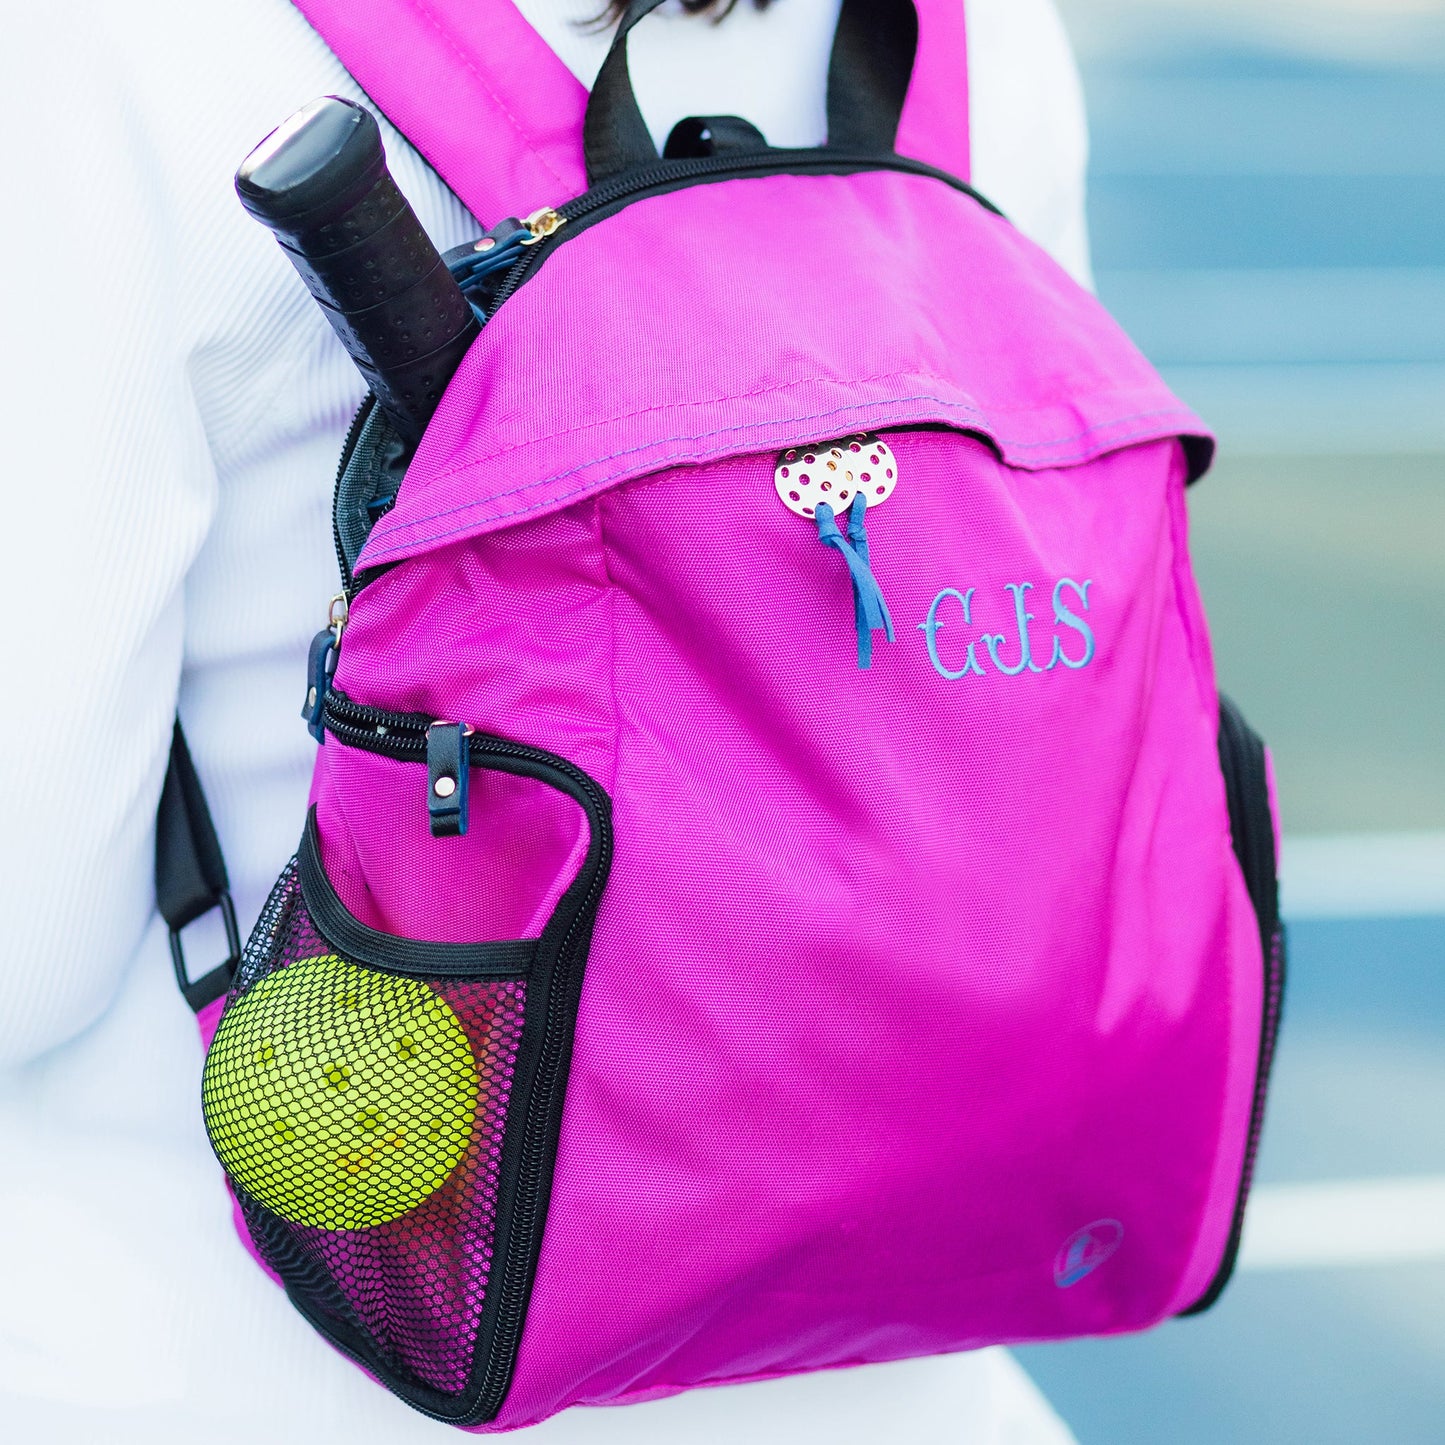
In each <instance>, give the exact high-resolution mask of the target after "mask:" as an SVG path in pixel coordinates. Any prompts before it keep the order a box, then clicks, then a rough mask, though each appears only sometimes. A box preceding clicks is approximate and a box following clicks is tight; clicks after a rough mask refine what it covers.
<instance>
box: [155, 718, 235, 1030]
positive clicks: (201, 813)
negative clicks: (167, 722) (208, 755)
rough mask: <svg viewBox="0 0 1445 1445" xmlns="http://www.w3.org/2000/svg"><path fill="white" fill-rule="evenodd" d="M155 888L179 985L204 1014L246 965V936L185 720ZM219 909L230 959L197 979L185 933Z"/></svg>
mask: <svg viewBox="0 0 1445 1445" xmlns="http://www.w3.org/2000/svg"><path fill="white" fill-rule="evenodd" d="M155 886H156V907H157V909H159V910H160V915H161V917H162V918H164V919H165V921H166V927H167V929H168V931H169V935H170V947H171V962H172V965H173V966H174V968H175V974H176V985H177V987H178V988H179V989H180V991H181V995H182V997H183V998H184V999H185V1001H186V1002H187V1004H189V1005H190V1007H191V1009H192V1011H193V1012H195V1013H200V1011H201V1010H202V1009H203V1008H205V1007H206V1006H207V1005H208V1004H212V1003H214V1002H215V1001H216V1000H217V999H218V998H220V997H221V996H222V995H223V994H225V993H226V992H227V991H228V990H229V989H230V987H231V980H232V979H233V978H234V977H235V973H236V968H237V966H238V965H239V963H240V961H241V936H240V933H239V932H238V930H237V928H236V910H235V907H234V905H233V904H232V902H231V890H230V880H229V879H228V878H227V876H226V860H225V858H224V857H222V855H221V844H220V840H219V839H218V838H217V837H216V827H215V824H214V823H213V822H212V821H211V810H210V808H209V807H207V805H206V794H205V791H204V790H203V789H202V787H201V779H200V776H199V775H198V774H197V772H196V766H195V764H194V763H193V762H192V761H191V750H190V749H189V748H188V747H187V746H186V735H185V733H183V732H182V731H181V720H180V719H179V718H177V719H176V722H175V727H174V728H173V729H172V731H171V752H170V759H169V761H168V762H167V764H166V776H165V781H164V782H163V783H162V784H161V796H160V802H159V804H158V805H157V808H156V858H155ZM214 908H219V909H220V910H221V919H222V922H223V923H224V924H225V928H226V947H227V949H228V956H227V957H226V959H225V960H224V961H223V962H222V963H220V964H218V965H217V966H216V967H215V968H213V969H211V970H210V971H209V972H208V973H205V974H203V975H202V976H201V977H200V978H198V979H192V978H191V976H190V971H189V969H188V968H187V966H186V956H185V949H184V947H183V946H182V943H181V931H182V930H183V929H184V928H185V927H186V926H187V925H188V924H191V923H194V922H195V921H196V920H197V919H198V918H203V917H205V915H206V914H207V913H209V912H211V910H212V909H214Z"/></svg>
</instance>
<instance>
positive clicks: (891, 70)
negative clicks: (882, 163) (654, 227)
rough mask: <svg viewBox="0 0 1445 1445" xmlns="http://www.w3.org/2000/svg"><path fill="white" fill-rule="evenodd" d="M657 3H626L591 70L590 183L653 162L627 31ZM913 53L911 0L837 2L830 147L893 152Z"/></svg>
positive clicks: (915, 14) (915, 37)
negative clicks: (629, 66)
mask: <svg viewBox="0 0 1445 1445" xmlns="http://www.w3.org/2000/svg"><path fill="white" fill-rule="evenodd" d="M660 4H662V0H631V3H630V4H629V5H628V7H627V10H626V11H625V13H624V14H623V16H622V20H621V23H620V24H619V25H618V27H617V34H616V35H615V36H614V37H613V40H612V48H611V49H610V50H609V51H608V52H607V58H606V60H604V61H603V62H602V69H601V70H600V71H599V72H598V73H597V82H596V84H595V85H594V86H593V87H592V95H591V97H590V98H589V100H588V102H587V117H586V121H585V124H584V127H583V140H584V145H585V149H586V157H587V180H588V183H589V185H591V186H594V187H595V186H598V185H600V184H601V183H602V182H603V181H607V180H611V179H612V178H613V177H614V176H620V175H623V174H625V173H626V172H628V171H631V170H636V169H638V168H639V167H641V166H647V165H655V164H656V163H657V160H658V155H657V147H656V146H654V145H653V143H652V136H651V134H650V132H649V131H648V129H647V124H646V122H645V121H644V120H643V119H642V112H641V111H640V110H639V109H638V108H637V96H636V95H635V94H634V93H633V90H632V77H631V75H630V74H629V72H628V69H627V34H628V32H629V31H630V30H631V29H632V27H633V26H634V25H636V24H637V22H638V21H639V20H641V19H642V18H643V16H645V15H650V14H651V13H652V12H653V11H654V10H656V9H657V7H658V6H659V5H660ZM917 50H918V11H917V10H916V9H915V8H914V4H913V0H843V8H842V10H841V12H840V13H839V16H838V28H837V31H836V32H835V33H834V36H833V50H832V54H831V56H830V58H829V61H828V142H827V146H828V149H829V150H846V151H848V152H850V153H857V154H862V155H889V154H891V153H892V150H893V146H894V142H895V141H896V140H897V138H898V121H899V118H900V117H901V116H902V114H903V102H904V100H905V99H906V98H907V95H908V82H909V81H910V80H911V79H912V76H913V58H914V55H915V54H916V52H917Z"/></svg>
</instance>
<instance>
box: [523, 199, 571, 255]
mask: <svg viewBox="0 0 1445 1445" xmlns="http://www.w3.org/2000/svg"><path fill="white" fill-rule="evenodd" d="M522 224H523V225H524V226H526V228H527V230H528V231H530V232H531V236H532V238H531V240H529V241H523V242H522V244H523V245H524V246H535V245H536V244H537V242H538V241H545V240H546V239H547V237H548V236H550V235H551V234H552V233H553V232H554V231H556V230H558V229H559V228H560V227H562V226H565V225H566V224H567V217H566V216H564V215H563V214H562V213H561V211H558V210H555V209H554V208H553V207H551V206H543V207H542V208H541V209H540V210H537V211H533V212H532V214H531V215H530V216H528V217H527V219H526V220H525V221H524V222H523V223H522Z"/></svg>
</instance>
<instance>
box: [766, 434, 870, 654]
mask: <svg viewBox="0 0 1445 1445" xmlns="http://www.w3.org/2000/svg"><path fill="white" fill-rule="evenodd" d="M773 485H774V487H776V488H777V492H778V497H779V500H781V502H782V504H783V505H784V506H785V507H786V508H787V509H788V510H789V511H790V512H793V513H795V514H796V515H797V516H799V517H807V518H809V519H811V521H812V522H813V524H814V525H815V526H816V527H817V529H818V538H819V540H820V541H821V542H822V543H823V545H824V546H825V547H831V548H832V549H833V550H834V551H836V552H837V553H838V554H839V556H841V557H842V559H843V561H844V562H845V563H846V564H847V567H848V577H849V580H850V581H851V583H852V587H853V618H854V623H855V626H856V628H857V633H858V666H859V668H861V669H862V670H863V671H865V672H866V671H867V670H868V669H869V668H870V667H872V666H873V634H874V633H875V632H882V633H883V634H884V636H886V637H887V638H888V640H889V641H890V642H892V641H893V619H892V618H891V617H890V616H889V615H888V604H887V603H886V602H885V601H884V600H883V592H882V589H881V588H880V587H879V586H878V579H877V578H876V577H875V576H874V575H873V568H872V564H871V562H870V560H869V555H868V531H867V528H866V526H865V525H864V516H865V515H866V513H867V511H868V508H869V507H876V506H877V505H878V503H879V502H886V501H887V500H888V498H889V497H890V496H892V495H893V488H894V487H895V486H897V485H898V460H897V458H896V457H894V455H893V449H892V448H891V447H890V446H889V445H888V443H887V442H885V441H883V440H882V439H881V438H879V437H876V436H872V435H870V434H869V433H867V432H858V433H856V434H855V435H853V436H850V437H844V438H843V440H842V441H838V442H824V443H822V444H821V445H818V446H812V447H789V448H788V450H787V451H785V452H784V453H783V454H782V455H781V456H780V457H779V458H778V461H777V465H776V466H775V467H774V468H773ZM840 523H841V525H840Z"/></svg>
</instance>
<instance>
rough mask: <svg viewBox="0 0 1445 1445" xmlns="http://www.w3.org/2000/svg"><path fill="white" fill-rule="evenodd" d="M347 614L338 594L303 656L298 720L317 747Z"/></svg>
mask: <svg viewBox="0 0 1445 1445" xmlns="http://www.w3.org/2000/svg"><path fill="white" fill-rule="evenodd" d="M348 610H349V609H348V605H347V601H346V594H345V593H344V592H338V593H337V594H336V596H335V597H333V598H332V599H331V607H330V610H329V611H328V613H327V618H326V626H325V627H323V628H322V629H321V631H320V632H318V633H317V634H316V636H315V637H313V638H312V639H311V646H310V648H309V649H307V653H306V701H305V702H304V703H302V705H301V716H302V717H303V718H304V719H305V720H306V730H307V732H309V733H310V734H311V736H312V737H313V738H314V739H315V740H316V741H317V742H318V743H324V742H325V741H326V728H325V725H324V723H323V722H322V715H323V714H324V713H325V711H326V694H327V693H328V692H330V691H331V679H332V677H333V675H334V674H335V672H336V664H337V662H338V661H339V660H340V657H341V634H342V632H343V631H344V630H345V627H346V619H347V614H348Z"/></svg>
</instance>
